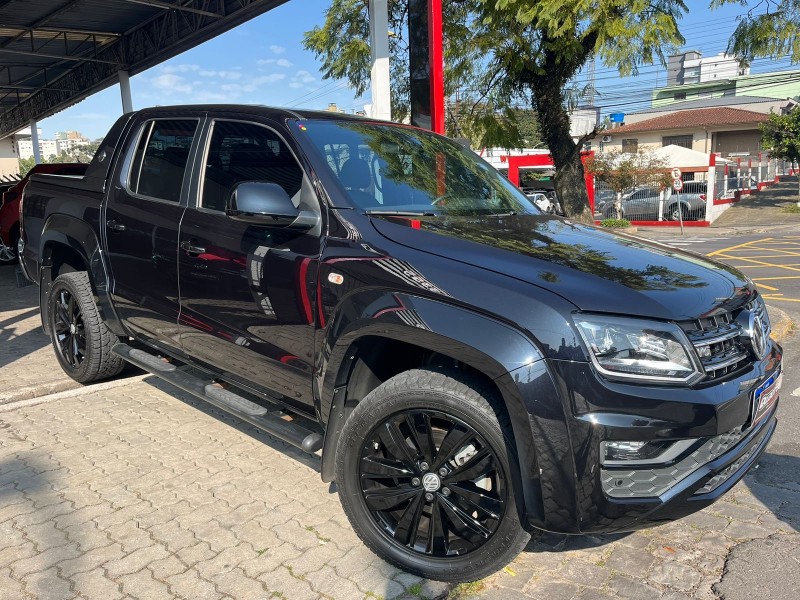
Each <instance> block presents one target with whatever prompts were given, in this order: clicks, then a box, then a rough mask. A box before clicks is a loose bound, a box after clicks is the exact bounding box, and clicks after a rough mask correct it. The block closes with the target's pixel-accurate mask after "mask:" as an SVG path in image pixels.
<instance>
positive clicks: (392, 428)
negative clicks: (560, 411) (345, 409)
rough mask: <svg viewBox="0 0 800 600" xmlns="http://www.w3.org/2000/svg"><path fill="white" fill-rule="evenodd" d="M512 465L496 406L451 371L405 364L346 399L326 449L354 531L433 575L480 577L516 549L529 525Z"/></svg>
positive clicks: (510, 444)
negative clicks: (350, 404) (333, 446)
mask: <svg viewBox="0 0 800 600" xmlns="http://www.w3.org/2000/svg"><path fill="white" fill-rule="evenodd" d="M412 424H413V427H414V428H413V429H412ZM398 441H399V444H398V443H396V442H398ZM443 448H446V450H444V454H442V452H443ZM395 456H403V459H402V460H399V459H395V458H393V457H395ZM515 472H517V473H518V472H519V463H518V460H517V456H516V450H515V446H514V441H513V436H512V434H511V425H510V423H509V419H508V416H507V414H506V412H505V410H504V409H503V408H502V407H501V406H500V403H499V402H498V401H497V400H496V399H495V398H494V397H493V394H492V393H491V392H490V391H486V390H483V389H482V384H481V382H479V381H474V380H472V379H471V378H469V377H465V376H464V374H460V373H457V372H453V373H447V372H439V371H431V370H422V369H414V370H411V371H406V372H404V373H401V374H399V375H396V376H394V377H392V378H391V379H389V380H388V381H386V382H384V383H383V384H382V385H381V386H379V387H378V388H376V389H375V390H373V391H372V392H370V393H369V394H368V395H367V396H366V397H365V398H364V399H363V400H362V401H361V402H360V403H359V404H358V405H357V406H356V407H355V409H354V410H353V412H352V414H351V415H350V418H349V419H348V420H347V422H346V423H345V425H344V428H343V429H342V433H341V437H340V438H339V443H338V448H337V453H336V482H337V486H338V489H339V498H340V500H341V502H342V506H343V507H344V511H345V513H346V514H347V517H348V519H349V520H350V523H351V525H352V526H353V529H354V530H355V531H356V533H357V534H358V536H359V537H360V538H361V540H362V541H363V542H364V543H365V544H366V545H367V546H368V547H369V548H370V549H371V550H372V551H373V552H375V554H377V555H378V556H380V557H381V558H383V559H384V560H386V561H388V562H390V563H392V564H394V565H397V566H398V567H400V568H402V569H405V570H406V571H409V572H411V573H414V574H416V575H419V576H421V577H427V578H431V579H438V580H441V581H474V580H476V579H480V578H482V577H486V576H487V575H490V574H491V573H494V572H495V571H497V570H498V569H500V568H502V567H503V566H505V565H506V564H508V563H509V562H510V561H511V560H512V559H513V558H515V557H516V556H517V554H519V553H520V552H521V551H522V549H523V548H524V546H525V544H526V543H527V542H528V540H529V539H530V534H529V533H528V532H527V531H525V529H524V528H523V526H522V522H521V519H520V514H519V512H518V503H517V502H516V497H515V490H514V481H513V474H514V473H515ZM362 482H363V483H362ZM470 499H472V500H479V501H480V502H481V504H482V506H478V505H476V504H474V503H471V502H470ZM467 507H468V508H467ZM459 511H460V513H459ZM464 518H466V520H464ZM459 521H460V522H459ZM431 532H433V533H434V534H438V535H431Z"/></svg>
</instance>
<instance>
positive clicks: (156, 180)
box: [128, 119, 197, 202]
mask: <svg viewBox="0 0 800 600" xmlns="http://www.w3.org/2000/svg"><path fill="white" fill-rule="evenodd" d="M196 130H197V120H193V119H183V120H173V119H156V120H153V121H148V122H147V123H145V124H144V126H143V127H142V133H141V136H140V137H139V143H138V145H137V147H136V154H134V156H133V161H132V163H131V171H130V175H129V177H128V188H129V189H130V191H131V192H132V193H134V194H139V195H141V196H147V197H149V198H156V199H158V200H166V201H168V202H180V200H181V186H182V184H183V175H184V173H185V172H186V163H187V162H188V161H189V148H191V146H192V140H193V139H194V135H195V131H196Z"/></svg>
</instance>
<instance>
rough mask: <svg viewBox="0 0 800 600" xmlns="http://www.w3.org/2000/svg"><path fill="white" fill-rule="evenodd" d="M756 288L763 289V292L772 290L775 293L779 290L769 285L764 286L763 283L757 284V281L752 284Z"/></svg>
mask: <svg viewBox="0 0 800 600" xmlns="http://www.w3.org/2000/svg"><path fill="white" fill-rule="evenodd" d="M754 283H755V284H756V285H757V286H758V287H760V288H764V289H765V290H772V291H773V292H777V291H778V290H779V289H780V288H775V287H772V286H771V285H766V284H763V283H758V282H757V281H756V282H754Z"/></svg>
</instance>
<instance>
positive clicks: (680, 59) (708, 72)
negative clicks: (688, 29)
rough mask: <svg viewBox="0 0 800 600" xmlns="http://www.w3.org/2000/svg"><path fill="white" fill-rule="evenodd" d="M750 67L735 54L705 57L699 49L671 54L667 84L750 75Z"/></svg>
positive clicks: (702, 81) (683, 83) (700, 81)
mask: <svg viewBox="0 0 800 600" xmlns="http://www.w3.org/2000/svg"><path fill="white" fill-rule="evenodd" d="M749 74H750V67H741V66H740V65H739V61H738V60H737V59H736V57H735V56H728V55H727V54H725V53H724V52H720V53H719V54H717V55H716V56H709V57H708V58H703V54H702V53H701V52H698V51H697V50H690V51H689V52H684V53H683V54H675V55H673V56H670V57H669V58H668V61H667V86H673V85H686V84H690V83H704V82H707V81H715V80H717V79H730V78H731V77H738V76H740V75H749Z"/></svg>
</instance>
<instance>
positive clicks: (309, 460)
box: [144, 375, 322, 484]
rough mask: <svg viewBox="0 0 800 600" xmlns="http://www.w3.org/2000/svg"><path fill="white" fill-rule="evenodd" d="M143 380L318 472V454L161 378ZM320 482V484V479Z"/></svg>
mask: <svg viewBox="0 0 800 600" xmlns="http://www.w3.org/2000/svg"><path fill="white" fill-rule="evenodd" d="M144 382H145V383H147V384H148V385H151V386H152V387H154V388H156V389H157V390H160V391H162V392H164V393H165V394H169V395H170V396H172V397H173V398H175V399H176V400H180V401H181V402H183V403H184V404H186V405H188V406H191V407H192V408H195V409H197V410H199V411H200V412H202V413H204V414H206V415H208V416H209V417H212V418H213V419H216V420H217V421H220V422H222V423H225V424H226V425H227V426H229V427H233V428H234V429H236V430H237V431H240V432H241V433H244V434H246V435H248V436H250V437H251V438H253V439H255V440H258V441H259V442H260V443H262V444H264V445H265V446H268V447H270V448H272V449H273V450H277V451H278V452H282V453H283V454H284V455H286V456H290V457H292V458H294V459H295V460H297V461H298V462H300V463H302V464H304V465H306V466H307V467H310V468H311V469H314V470H315V471H316V472H317V473H319V472H320V468H321V461H320V458H319V456H317V455H311V454H307V453H305V452H303V451H301V450H299V449H297V448H295V447H294V446H291V445H290V444H287V443H285V442H282V441H281V440H279V439H277V438H274V437H272V436H270V435H269V434H267V433H264V432H263V431H261V430H260V429H258V428H257V427H254V426H253V425H250V424H249V423H247V422H246V421H242V420H241V419H238V418H236V417H234V416H233V415H230V414H228V413H226V412H225V411H223V410H220V409H218V408H216V407H215V406H213V405H211V404H208V403H206V402H203V401H202V400H200V399H198V398H195V397H194V396H192V395H191V394H189V393H188V392H184V391H183V390H182V389H180V388H177V387H175V386H174V385H172V384H170V383H168V382H166V381H164V380H163V379H159V378H158V377H156V376H155V375H153V376H150V377H146V378H145V379H144ZM320 484H322V481H321V480H320Z"/></svg>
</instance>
